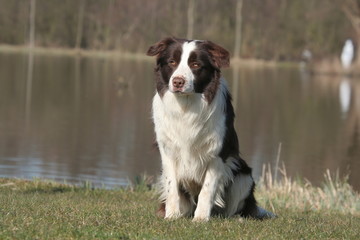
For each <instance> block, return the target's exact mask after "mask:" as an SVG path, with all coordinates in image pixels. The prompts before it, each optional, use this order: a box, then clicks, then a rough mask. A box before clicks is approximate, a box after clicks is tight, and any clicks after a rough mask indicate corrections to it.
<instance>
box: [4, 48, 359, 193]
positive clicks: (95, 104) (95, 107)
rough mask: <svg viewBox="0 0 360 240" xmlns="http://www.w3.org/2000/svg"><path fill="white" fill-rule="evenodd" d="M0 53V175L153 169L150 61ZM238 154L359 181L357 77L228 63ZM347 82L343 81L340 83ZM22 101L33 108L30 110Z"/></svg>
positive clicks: (72, 176) (111, 175)
mask: <svg viewBox="0 0 360 240" xmlns="http://www.w3.org/2000/svg"><path fill="white" fill-rule="evenodd" d="M27 63H28V60H27V56H26V55H16V54H0V176H2V177H21V178H32V177H43V178H49V179H55V180H60V181H62V180H66V181H67V182H79V181H85V180H89V181H92V182H93V183H95V184H97V185H101V184H104V185H105V186H108V187H113V186H118V185H124V184H126V183H127V182H128V180H129V179H130V180H132V179H134V177H135V176H136V175H141V174H143V173H145V172H146V173H147V174H150V175H156V174H157V173H158V172H159V170H160V160H159V155H158V153H157V152H156V150H154V149H153V139H154V135H153V129H152V123H151V99H152V96H153V93H154V84H153V64H154V63H153V62H142V61H135V60H116V59H101V58H96V59H94V58H76V57H64V56H62V57H59V56H39V55H35V57H34V67H33V74H32V89H31V101H30V106H27V105H26V103H28V104H29V102H28V101H27V91H28V90H27V87H26V86H27V74H26V73H27V66H28V65H27ZM224 74H225V76H226V78H227V79H228V80H229V86H230V87H231V92H232V94H233V95H234V105H235V106H236V114H237V118H236V128H237V130H238V133H239V139H240V144H241V152H242V155H243V157H244V158H245V159H247V161H248V162H249V164H250V165H251V166H252V167H253V169H254V175H255V176H258V175H259V174H260V173H261V169H262V165H263V164H264V163H271V164H272V165H273V166H274V165H275V160H276V155H277V151H278V148H279V144H280V143H281V146H282V147H281V159H280V161H284V163H285V165H286V166H287V171H288V173H289V174H290V175H291V176H296V175H299V176H304V177H306V178H307V179H309V180H311V181H313V182H314V183H318V182H319V181H321V180H322V178H323V173H324V172H325V169H327V168H329V169H330V170H332V171H336V170H337V169H339V171H340V173H342V174H344V173H348V172H349V170H350V171H351V172H350V182H351V183H352V184H353V185H354V186H355V187H356V188H357V189H360V185H359V180H360V177H358V176H356V174H352V173H355V172H356V170H359V169H360V168H359V167H360V166H359V161H358V160H359V159H360V150H359V147H360V143H359V140H360V139H359V119H360V118H359V117H360V82H359V81H358V80H356V79H346V80H342V79H341V78H340V77H339V78H334V77H333V78H329V76H318V77H313V76H311V75H310V76H309V75H306V74H301V73H300V72H299V71H298V70H297V69H260V70H259V69H257V70H254V69H244V68H241V67H240V68H239V69H230V70H227V71H225V73H224ZM344 81H345V83H344ZM27 109H30V111H29V113H28V115H27Z"/></svg>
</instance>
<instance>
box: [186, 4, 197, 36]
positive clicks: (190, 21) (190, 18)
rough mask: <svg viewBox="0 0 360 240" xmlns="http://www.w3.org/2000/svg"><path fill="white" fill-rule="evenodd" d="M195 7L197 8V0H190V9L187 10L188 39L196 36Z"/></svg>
mask: <svg viewBox="0 0 360 240" xmlns="http://www.w3.org/2000/svg"><path fill="white" fill-rule="evenodd" d="M194 8H195V0H189V5H188V10H187V19H188V26H187V34H186V37H187V38H188V39H192V38H193V37H194Z"/></svg>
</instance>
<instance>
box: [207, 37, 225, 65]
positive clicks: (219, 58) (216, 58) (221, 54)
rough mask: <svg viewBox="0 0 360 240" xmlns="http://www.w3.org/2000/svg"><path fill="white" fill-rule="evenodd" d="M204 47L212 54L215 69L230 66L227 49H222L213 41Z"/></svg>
mask: <svg viewBox="0 0 360 240" xmlns="http://www.w3.org/2000/svg"><path fill="white" fill-rule="evenodd" d="M204 45H205V48H206V49H207V51H208V52H209V53H210V54H211V57H212V60H213V63H214V65H215V67H217V68H223V67H229V66H230V54H229V52H228V51H227V50H226V49H225V48H223V47H220V46H219V45H217V44H215V43H213V42H211V41H205V42H204Z"/></svg>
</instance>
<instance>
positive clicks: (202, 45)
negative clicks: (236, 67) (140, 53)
mask: <svg viewBox="0 0 360 240" xmlns="http://www.w3.org/2000/svg"><path fill="white" fill-rule="evenodd" d="M147 54H148V55H149V56H157V66H156V69H155V72H156V75H157V78H156V89H157V92H158V93H159V95H160V96H161V97H162V96H163V95H164V94H165V93H166V92H167V91H169V92H171V93H173V94H176V95H179V96H182V95H189V94H193V93H199V94H204V96H205V99H206V100H207V101H208V102H209V103H210V102H211V101H212V99H213V98H214V96H215V93H216V89H217V87H218V86H219V77H220V68H222V67H227V66H229V53H228V51H226V50H225V49H224V48H222V47H220V46H219V45H216V44H214V43H212V42H210V41H199V40H186V39H177V38H165V39H163V40H162V41H160V42H158V43H156V44H154V45H153V46H151V47H150V48H149V50H148V52H147Z"/></svg>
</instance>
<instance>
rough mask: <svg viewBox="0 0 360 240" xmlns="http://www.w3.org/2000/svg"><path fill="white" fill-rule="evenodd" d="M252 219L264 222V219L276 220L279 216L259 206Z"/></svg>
mask: <svg viewBox="0 0 360 240" xmlns="http://www.w3.org/2000/svg"><path fill="white" fill-rule="evenodd" d="M252 217H254V218H256V219H260V220H263V219H269V218H276V217H277V216H276V215H275V214H274V213H272V212H269V211H267V210H265V209H264V208H262V207H259V206H257V209H256V210H255V212H254V213H253V214H252Z"/></svg>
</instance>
